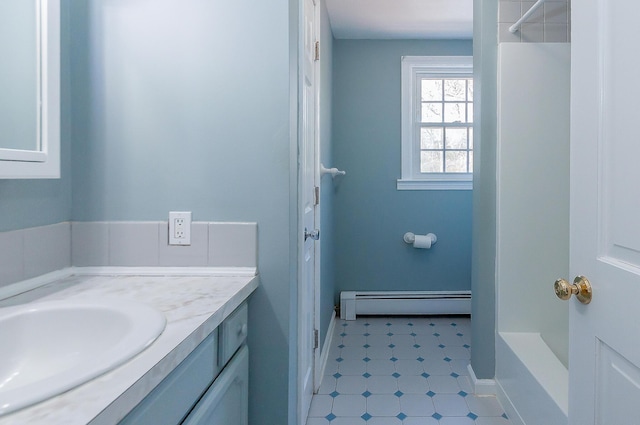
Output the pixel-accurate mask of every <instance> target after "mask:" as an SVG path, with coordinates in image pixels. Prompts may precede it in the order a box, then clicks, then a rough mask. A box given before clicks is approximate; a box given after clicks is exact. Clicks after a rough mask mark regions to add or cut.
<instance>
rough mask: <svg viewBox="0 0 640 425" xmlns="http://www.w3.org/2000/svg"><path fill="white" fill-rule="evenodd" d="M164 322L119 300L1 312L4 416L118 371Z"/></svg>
mask: <svg viewBox="0 0 640 425" xmlns="http://www.w3.org/2000/svg"><path fill="white" fill-rule="evenodd" d="M165 324H166V319H165V317H164V315H163V314H162V313H161V312H159V311H157V310H155V309H153V308H151V307H149V306H147V305H145V304H142V303H137V302H133V301H128V300H119V299H113V300H108V301H104V300H103V301H85V300H83V301H78V300H75V301H71V300H69V301H49V302H36V303H31V304H24V305H19V306H15V307H7V308H2V309H0V415H4V414H6V413H9V412H13V411H15V410H17V409H21V408H23V407H25V406H29V405H31V404H34V403H37V402H40V401H42V400H46V399H48V398H50V397H53V396H55V395H58V394H61V393H63V392H65V391H67V390H69V389H71V388H74V387H76V386H78V385H80V384H83V383H85V382H87V381H89V380H91V379H93V378H95V377H96V376H98V375H101V374H103V373H105V372H108V371H110V370H112V369H114V368H116V367H117V366H119V365H121V364H122V363H124V362H126V361H127V360H129V359H131V358H132V357H133V356H135V355H136V354H138V353H140V352H141V351H143V350H144V349H145V348H146V347H148V346H149V345H150V344H151V343H152V342H153V341H154V340H155V339H156V338H157V337H158V336H159V335H160V334H161V333H162V331H163V330H164V327H165Z"/></svg>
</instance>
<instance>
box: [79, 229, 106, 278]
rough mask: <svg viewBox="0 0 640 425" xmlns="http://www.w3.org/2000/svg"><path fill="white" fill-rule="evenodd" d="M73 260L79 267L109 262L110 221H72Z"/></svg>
mask: <svg viewBox="0 0 640 425" xmlns="http://www.w3.org/2000/svg"><path fill="white" fill-rule="evenodd" d="M71 261H72V264H73V265H74V266H78V267H86V266H103V265H106V264H109V223H107V222H101V221H91V222H82V221H74V222H72V223H71Z"/></svg>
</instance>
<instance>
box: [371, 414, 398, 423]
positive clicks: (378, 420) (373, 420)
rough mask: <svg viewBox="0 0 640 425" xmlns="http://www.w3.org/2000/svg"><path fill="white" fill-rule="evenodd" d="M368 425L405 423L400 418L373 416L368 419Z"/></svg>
mask: <svg viewBox="0 0 640 425" xmlns="http://www.w3.org/2000/svg"><path fill="white" fill-rule="evenodd" d="M367 425H403V424H402V421H401V420H400V419H398V418H390V417H388V416H383V417H379V418H371V419H369V420H368V421H367Z"/></svg>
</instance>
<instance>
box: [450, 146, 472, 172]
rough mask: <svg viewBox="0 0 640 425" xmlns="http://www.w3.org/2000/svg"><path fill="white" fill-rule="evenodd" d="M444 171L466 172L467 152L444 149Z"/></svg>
mask: <svg viewBox="0 0 640 425" xmlns="http://www.w3.org/2000/svg"><path fill="white" fill-rule="evenodd" d="M445 154H446V155H445V164H446V168H445V172H447V173H466V172H467V152H466V151H446V152H445Z"/></svg>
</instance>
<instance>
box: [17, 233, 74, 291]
mask: <svg viewBox="0 0 640 425" xmlns="http://www.w3.org/2000/svg"><path fill="white" fill-rule="evenodd" d="M70 266H71V223H69V222H64V223H58V224H52V225H49V226H41V227H33V228H30V229H25V230H24V278H25V279H29V278H32V277H36V276H40V275H42V274H45V273H49V272H52V271H55V270H60V269H64V268H66V267H70Z"/></svg>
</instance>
